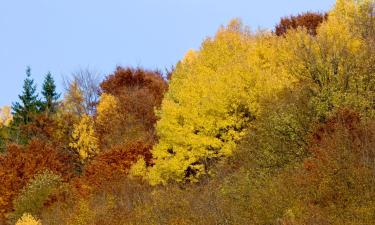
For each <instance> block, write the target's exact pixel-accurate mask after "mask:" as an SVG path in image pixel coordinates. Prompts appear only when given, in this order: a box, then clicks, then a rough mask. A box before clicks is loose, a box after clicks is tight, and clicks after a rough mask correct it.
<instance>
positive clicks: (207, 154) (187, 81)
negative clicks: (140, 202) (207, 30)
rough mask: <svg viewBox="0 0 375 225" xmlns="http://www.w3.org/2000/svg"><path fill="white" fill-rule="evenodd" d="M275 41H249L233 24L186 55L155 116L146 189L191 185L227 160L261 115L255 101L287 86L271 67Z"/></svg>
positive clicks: (269, 38)
mask: <svg viewBox="0 0 375 225" xmlns="http://www.w3.org/2000/svg"><path fill="white" fill-rule="evenodd" d="M277 41H278V40H277V39H276V37H273V36H271V35H269V34H260V35H259V36H253V35H251V34H250V32H249V31H248V29H246V28H244V27H243V26H242V24H241V23H240V22H239V21H238V20H234V21H232V22H231V23H230V24H229V25H228V26H227V27H223V28H221V29H220V30H219V31H218V32H217V34H216V36H215V38H212V39H207V40H206V41H204V43H203V44H202V47H201V49H200V51H197V52H195V51H189V52H188V54H187V55H186V57H185V58H184V59H183V60H182V61H181V62H180V63H179V64H178V65H177V67H176V70H175V72H174V73H173V76H172V80H171V81H170V83H169V84H170V86H169V91H168V92H167V94H166V96H165V98H164V100H163V103H162V107H161V110H160V111H159V112H158V113H159V116H160V120H159V121H158V122H157V126H156V129H157V134H158V136H159V138H160V139H159V143H158V144H157V145H156V146H155V147H154V148H153V150H152V153H153V156H154V158H155V165H154V166H153V167H152V168H150V172H149V174H148V178H149V179H150V181H151V183H153V184H155V183H166V182H167V181H168V180H176V181H197V179H198V178H199V177H201V176H203V175H205V174H209V173H210V168H211V167H212V165H213V164H214V162H215V161H218V160H220V159H223V158H226V157H228V156H231V155H232V153H233V150H234V149H235V147H236V145H237V143H238V141H239V140H241V139H242V137H243V136H244V135H245V133H246V130H247V128H248V126H249V125H250V124H251V122H252V121H253V120H254V119H255V118H256V117H257V115H259V112H260V111H261V109H260V108H259V101H260V98H267V97H275V93H277V91H278V90H280V89H282V88H284V87H285V85H286V84H288V83H289V82H291V81H288V79H286V77H285V76H284V74H283V73H282V72H283V69H282V68H278V67H277V63H276V62H277V60H278V58H277V55H278V54H277V48H276V46H277ZM277 73H278V74H279V76H278V77H276V76H275V74H277Z"/></svg>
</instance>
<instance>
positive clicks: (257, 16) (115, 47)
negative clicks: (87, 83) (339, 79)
mask: <svg viewBox="0 0 375 225" xmlns="http://www.w3.org/2000/svg"><path fill="white" fill-rule="evenodd" d="M333 4H334V0H314V1H312V0H262V1H250V0H0V78H1V79H0V106H1V105H5V104H11V102H14V101H16V100H17V95H18V94H19V93H20V91H21V88H22V84H23V80H24V78H25V68H26V66H28V65H30V66H31V68H32V74H33V77H34V78H35V80H36V81H37V83H38V88H39V89H40V87H41V82H42V79H43V76H44V75H45V74H46V73H47V72H48V71H51V73H52V74H53V75H54V77H55V79H56V82H57V83H58V86H59V90H60V91H61V86H62V85H61V80H62V79H61V78H62V76H66V75H69V74H71V73H72V72H74V71H76V70H78V69H79V68H86V67H90V68H92V69H94V70H97V71H100V72H101V73H102V74H103V75H106V74H109V73H111V72H112V71H113V70H114V69H115V67H116V65H122V66H143V67H146V68H150V69H152V68H159V69H164V68H165V67H170V66H171V65H173V64H175V63H176V62H177V61H178V60H179V59H181V57H183V55H184V53H185V52H186V51H187V50H188V49H190V48H194V49H197V48H198V47H199V46H200V43H201V42H202V40H203V39H204V38H205V37H207V36H212V35H213V34H214V33H215V31H216V30H217V29H218V27H219V26H220V25H222V24H226V23H227V22H228V21H229V20H230V19H232V18H236V17H239V18H242V20H243V21H244V23H245V24H246V25H249V26H250V27H251V28H252V29H257V28H272V27H273V26H274V25H275V24H276V23H277V22H278V20H279V18H280V17H282V16H287V15H290V14H296V13H299V12H305V11H308V10H310V11H326V10H328V9H330V8H331V6H332V5H333Z"/></svg>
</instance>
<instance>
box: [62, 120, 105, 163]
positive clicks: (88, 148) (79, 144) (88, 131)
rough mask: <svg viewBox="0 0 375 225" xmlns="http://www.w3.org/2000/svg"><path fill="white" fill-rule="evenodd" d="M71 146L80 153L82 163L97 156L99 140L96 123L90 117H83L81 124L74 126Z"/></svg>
mask: <svg viewBox="0 0 375 225" xmlns="http://www.w3.org/2000/svg"><path fill="white" fill-rule="evenodd" d="M69 146H70V147H71V148H73V149H74V150H75V151H76V152H77V153H78V155H79V157H80V159H81V160H82V162H85V161H86V160H88V159H89V158H91V157H92V156H94V155H96V154H97V152H98V151H99V147H98V139H97V137H96V136H95V131H94V121H93V119H92V118H91V117H90V116H88V115H84V116H82V118H81V120H80V122H79V123H78V124H75V125H74V128H73V132H72V141H71V143H70V144H69Z"/></svg>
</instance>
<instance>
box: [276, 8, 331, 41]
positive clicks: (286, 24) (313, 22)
mask: <svg viewBox="0 0 375 225" xmlns="http://www.w3.org/2000/svg"><path fill="white" fill-rule="evenodd" d="M327 17H328V14H323V13H314V12H306V13H302V14H299V15H297V16H289V17H284V18H281V20H280V22H279V23H278V24H277V25H276V27H275V34H276V35H277V36H283V35H285V34H286V33H287V32H288V30H292V29H297V28H304V29H306V31H307V33H308V34H310V35H313V36H315V35H316V34H317V29H318V27H319V25H320V24H322V23H323V21H325V20H327Z"/></svg>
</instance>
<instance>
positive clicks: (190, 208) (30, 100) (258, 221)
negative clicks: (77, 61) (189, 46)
mask: <svg viewBox="0 0 375 225" xmlns="http://www.w3.org/2000/svg"><path fill="white" fill-rule="evenodd" d="M40 87H41V91H40V92H39V91H38V89H37V84H36V82H35V81H34V79H33V76H32V69H31V68H27V69H26V77H25V80H24V85H23V89H22V90H20V95H19V99H18V101H17V102H15V103H13V104H12V105H11V106H4V107H2V108H1V109H0V224H4V225H13V224H16V225H138V224H139V225H147V224H151V225H190V224H192V225H219V224H220V225H229V224H234V225H247V224H249V225H252V224H254V225H270V224H274V225H331V224H334V225H336V224H337V225H344V224H345V225H372V224H375V2H374V0H337V1H336V3H335V5H334V6H333V8H332V9H331V10H330V11H328V12H326V13H322V12H305V13H301V14H299V15H292V16H288V17H284V18H281V19H280V22H279V23H278V24H277V25H276V26H275V27H274V29H272V30H258V31H252V30H250V28H248V27H247V26H246V25H244V24H243V23H242V22H241V20H240V19H233V20H232V21H229V22H228V24H227V25H225V26H222V27H220V28H219V29H218V31H217V32H216V34H215V35H214V36H213V37H209V38H207V39H205V40H204V41H203V43H202V44H201V47H200V48H199V49H197V50H189V51H188V52H187V53H186V55H185V56H184V57H183V58H182V59H181V60H180V61H179V62H178V63H177V64H176V65H174V66H173V67H172V68H171V69H169V70H167V71H166V72H161V71H159V70H152V69H144V68H141V67H138V68H130V67H117V68H114V72H113V73H111V74H108V75H107V76H105V78H104V79H100V78H99V77H98V76H97V75H96V74H95V73H92V72H91V71H89V70H80V71H78V72H77V73H74V74H72V76H70V77H69V78H67V79H66V81H65V91H64V92H63V93H61V94H60V93H58V92H57V88H56V84H55V80H54V77H53V75H52V74H51V73H47V75H46V76H45V80H44V82H43V84H42V85H41V86H40Z"/></svg>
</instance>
